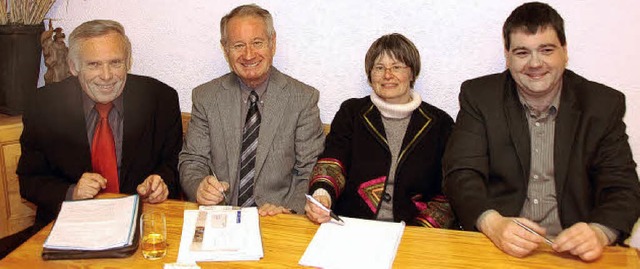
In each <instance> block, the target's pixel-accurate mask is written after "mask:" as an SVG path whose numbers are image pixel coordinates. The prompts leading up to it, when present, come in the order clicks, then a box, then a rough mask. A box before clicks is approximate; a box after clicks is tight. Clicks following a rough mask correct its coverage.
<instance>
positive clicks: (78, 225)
mask: <svg viewBox="0 0 640 269" xmlns="http://www.w3.org/2000/svg"><path fill="white" fill-rule="evenodd" d="M138 199H139V197H138V195H131V196H127V197H122V198H114V199H92V200H82V201H65V202H63V203H62V207H61V209H60V213H59V214H58V218H57V219H56V222H55V223H54V225H53V228H52V229H51V233H50V234H49V237H47V240H46V241H45V242H44V247H46V248H52V249H69V250H71V249H74V250H103V249H109V248H114V247H122V246H125V245H129V244H131V241H132V240H133V236H134V234H135V230H134V229H135V228H136V223H137V221H138V219H137V210H136V209H137V205H138Z"/></svg>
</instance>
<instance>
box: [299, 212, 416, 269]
mask: <svg viewBox="0 0 640 269" xmlns="http://www.w3.org/2000/svg"><path fill="white" fill-rule="evenodd" d="M341 218H342V219H343V220H344V226H341V225H339V224H336V223H333V222H327V223H323V224H321V225H320V228H318V231H317V232H316V234H315V235H314V236H313V239H312V240H311V243H309V246H307V249H306V250H305V252H304V254H303V255H302V258H300V261H299V262H298V263H299V264H300V265H304V266H313V267H320V268H325V269H326V268H391V266H392V265H393V260H394V259H395V256H396V253H397V251H398V246H399V245H400V239H401V238H402V233H403V232H404V227H405V224H404V222H400V223H395V222H382V221H374V220H363V219H355V218H347V217H341Z"/></svg>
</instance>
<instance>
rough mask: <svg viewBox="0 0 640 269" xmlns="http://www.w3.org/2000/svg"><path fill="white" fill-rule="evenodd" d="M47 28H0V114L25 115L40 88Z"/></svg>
mask: <svg viewBox="0 0 640 269" xmlns="http://www.w3.org/2000/svg"><path fill="white" fill-rule="evenodd" d="M43 31H44V24H39V25H0V113H4V114H9V115H19V114H22V112H23V111H24V109H25V108H26V106H28V105H29V101H30V100H31V97H32V96H33V94H34V93H35V91H36V88H37V86H38V76H39V74H40V61H41V54H42V45H41V44H40V35H41V34H42V32H43Z"/></svg>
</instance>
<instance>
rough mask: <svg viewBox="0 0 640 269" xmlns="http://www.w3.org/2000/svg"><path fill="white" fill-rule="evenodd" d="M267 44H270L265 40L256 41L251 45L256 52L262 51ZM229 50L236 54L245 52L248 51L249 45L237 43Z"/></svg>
mask: <svg viewBox="0 0 640 269" xmlns="http://www.w3.org/2000/svg"><path fill="white" fill-rule="evenodd" d="M267 44H269V42H267V41H264V40H255V41H253V42H251V43H249V45H250V46H251V48H252V49H254V50H259V49H262V48H264V47H265V46H266V45H267ZM229 49H230V50H232V51H234V52H240V51H244V50H246V49H247V44H246V43H236V44H233V45H231V46H229Z"/></svg>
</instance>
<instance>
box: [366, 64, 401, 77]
mask: <svg viewBox="0 0 640 269" xmlns="http://www.w3.org/2000/svg"><path fill="white" fill-rule="evenodd" d="M407 68H409V67H408V66H406V65H399V64H394V65H392V66H391V67H385V66H384V65H376V66H374V67H373V69H371V73H372V74H373V75H376V76H382V75H384V74H385V73H386V72H387V70H389V71H391V73H392V74H394V75H400V74H404V72H405V70H406V69H407Z"/></svg>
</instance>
